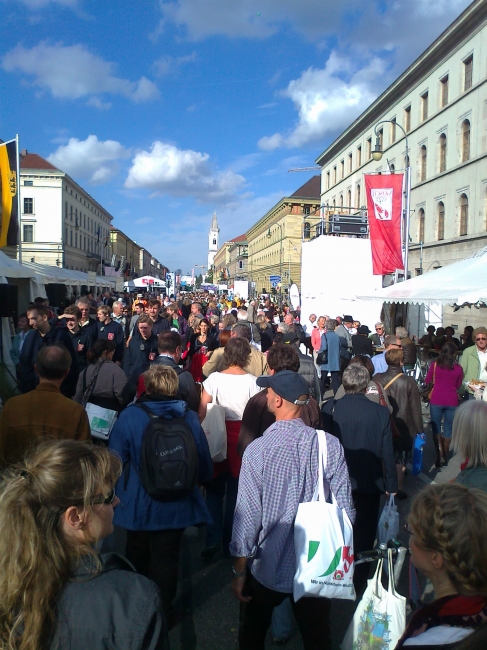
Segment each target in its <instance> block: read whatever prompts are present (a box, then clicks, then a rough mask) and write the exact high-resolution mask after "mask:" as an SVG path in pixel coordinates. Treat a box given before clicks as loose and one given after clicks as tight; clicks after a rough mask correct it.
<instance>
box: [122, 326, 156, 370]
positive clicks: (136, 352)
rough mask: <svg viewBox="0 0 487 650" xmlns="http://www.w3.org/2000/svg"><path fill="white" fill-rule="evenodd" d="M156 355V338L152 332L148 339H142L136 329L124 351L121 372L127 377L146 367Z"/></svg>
mask: <svg viewBox="0 0 487 650" xmlns="http://www.w3.org/2000/svg"><path fill="white" fill-rule="evenodd" d="M157 354H158V352H157V336H156V335H155V334H154V332H152V333H151V335H150V336H149V338H148V339H143V338H142V336H141V334H140V332H139V329H138V328H137V327H136V328H135V329H134V334H133V336H132V338H131V339H130V343H129V344H128V347H127V349H126V350H125V356H124V359H123V371H124V372H125V374H126V375H127V377H128V376H129V375H131V374H132V373H133V372H135V371H136V370H137V368H140V367H141V366H146V365H147V363H149V362H150V361H154V360H155V358H156V357H157Z"/></svg>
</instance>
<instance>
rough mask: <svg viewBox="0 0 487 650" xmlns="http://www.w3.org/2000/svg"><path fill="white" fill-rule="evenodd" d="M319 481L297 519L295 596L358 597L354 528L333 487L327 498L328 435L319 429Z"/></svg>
mask: <svg viewBox="0 0 487 650" xmlns="http://www.w3.org/2000/svg"><path fill="white" fill-rule="evenodd" d="M316 433H317V436H318V447H319V458H318V482H317V485H316V488H315V491H314V494H313V497H312V499H311V501H308V502H306V503H300V504H299V506H298V511H297V513H296V519H295V521H294V548H295V553H296V573H295V575H294V587H293V596H294V600H295V601H298V600H299V599H300V598H302V597H303V596H319V597H321V598H342V599H346V600H355V589H354V586H353V570H354V565H353V558H354V556H353V529H352V524H351V523H350V519H349V518H348V515H347V513H346V511H345V510H343V509H342V508H340V507H339V506H338V504H337V502H336V499H335V497H334V495H333V493H332V492H331V489H329V494H330V495H331V503H328V502H327V501H326V499H325V490H324V470H325V468H326V462H327V445H326V434H325V432H324V431H321V430H318V431H317V432H316Z"/></svg>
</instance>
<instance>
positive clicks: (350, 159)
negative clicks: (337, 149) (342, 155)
mask: <svg viewBox="0 0 487 650" xmlns="http://www.w3.org/2000/svg"><path fill="white" fill-rule="evenodd" d="M348 173H349V174H351V173H352V154H351V153H349V154H348Z"/></svg>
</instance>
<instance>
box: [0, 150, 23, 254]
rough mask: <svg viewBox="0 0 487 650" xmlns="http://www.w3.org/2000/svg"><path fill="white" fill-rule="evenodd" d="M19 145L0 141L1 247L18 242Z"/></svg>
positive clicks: (14, 244)
mask: <svg viewBox="0 0 487 650" xmlns="http://www.w3.org/2000/svg"><path fill="white" fill-rule="evenodd" d="M18 190H19V187H18V182H17V145H16V142H15V140H14V141H12V142H9V143H7V144H4V143H0V199H1V202H0V248H1V247H2V246H16V245H17V244H18V224H17V217H18V215H17V212H18V210H17V192H18Z"/></svg>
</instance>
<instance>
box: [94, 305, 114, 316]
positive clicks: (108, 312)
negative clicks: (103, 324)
mask: <svg viewBox="0 0 487 650" xmlns="http://www.w3.org/2000/svg"><path fill="white" fill-rule="evenodd" d="M99 312H101V313H102V314H105V316H111V314H112V310H111V309H110V307H107V305H100V306H99V307H98V309H97V310H96V313H97V314H98V313H99Z"/></svg>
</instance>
